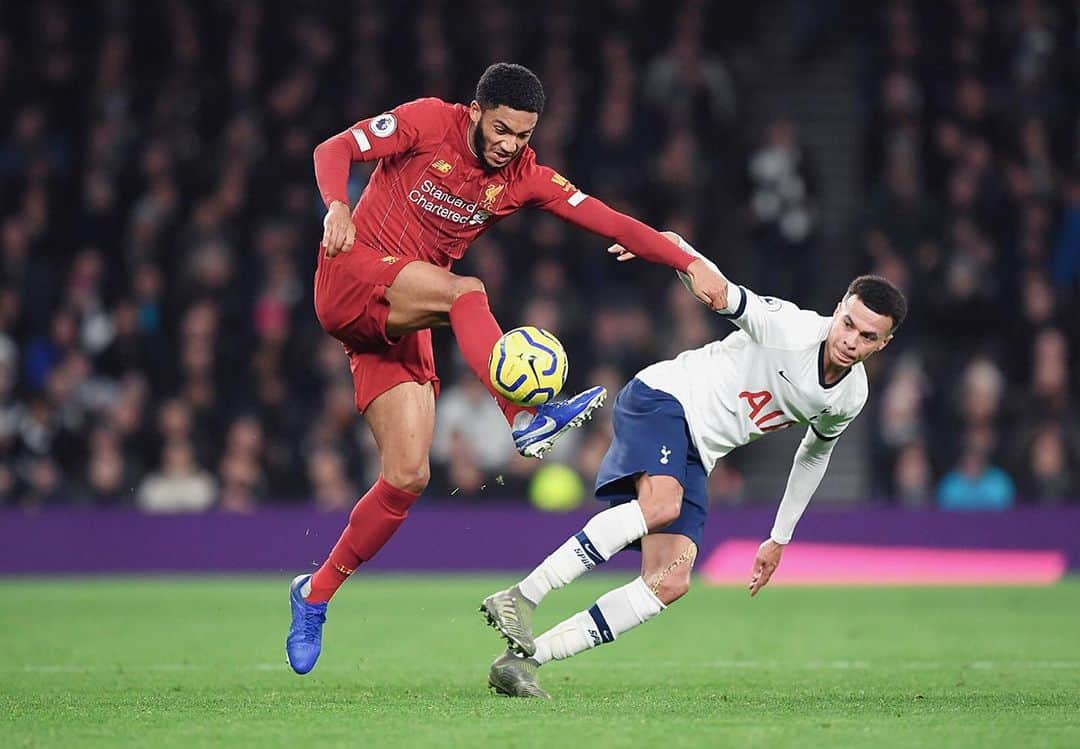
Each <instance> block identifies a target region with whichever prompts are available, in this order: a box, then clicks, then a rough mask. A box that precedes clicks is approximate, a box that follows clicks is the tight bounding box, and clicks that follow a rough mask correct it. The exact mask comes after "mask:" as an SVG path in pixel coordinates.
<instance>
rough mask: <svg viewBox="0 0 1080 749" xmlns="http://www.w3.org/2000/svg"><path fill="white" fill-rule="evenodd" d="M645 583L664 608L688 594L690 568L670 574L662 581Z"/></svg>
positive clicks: (647, 581)
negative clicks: (662, 603)
mask: <svg viewBox="0 0 1080 749" xmlns="http://www.w3.org/2000/svg"><path fill="white" fill-rule="evenodd" d="M645 582H646V583H648V585H649V587H650V588H651V589H652V592H653V593H655V594H656V597H657V598H659V599H660V600H661V601H663V602H664V605H665V606H670V605H671V604H673V603H675V601H677V600H679V599H680V598H682V597H683V596H685V595H686V594H687V593H688V592H690V568H689V567H688V568H686V570H685V571H680V572H677V573H673V574H670V575H668V576H667V577H665V578H664V579H662V580H655V581H653V582H650V581H649V580H648V579H646V580H645Z"/></svg>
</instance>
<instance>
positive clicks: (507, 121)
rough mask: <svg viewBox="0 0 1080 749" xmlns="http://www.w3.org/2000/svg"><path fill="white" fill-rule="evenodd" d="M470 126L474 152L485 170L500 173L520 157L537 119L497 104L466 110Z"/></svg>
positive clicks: (533, 113)
mask: <svg viewBox="0 0 1080 749" xmlns="http://www.w3.org/2000/svg"><path fill="white" fill-rule="evenodd" d="M469 117H470V118H471V119H472V122H473V127H474V129H473V138H472V145H473V150H475V151H476V155H477V156H478V157H480V161H481V162H482V163H483V165H484V166H485V167H486V168H487V169H502V168H503V167H505V166H506V165H507V164H509V163H510V162H511V161H513V160H514V159H516V158H518V157H519V156H520V155H521V152H522V151H523V150H524V148H525V145H526V144H527V143H528V142H529V138H531V137H532V134H533V130H535V129H536V122H537V120H539V119H540V117H539V115H537V114H536V113H535V112H522V111H521V110H518V109H511V108H510V107H508V106H506V105H504V104H500V105H499V106H497V107H492V108H491V109H481V108H480V104H479V103H477V102H475V101H474V102H473V103H472V104H471V105H470V106H469Z"/></svg>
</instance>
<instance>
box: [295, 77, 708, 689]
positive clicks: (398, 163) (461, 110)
mask: <svg viewBox="0 0 1080 749" xmlns="http://www.w3.org/2000/svg"><path fill="white" fill-rule="evenodd" d="M543 108H544V91H543V87H542V86H541V84H540V81H539V79H537V77H536V76H535V75H533V73H532V72H531V71H530V70H528V69H527V68H525V67H522V66H520V65H512V64H507V63H498V64H495V65H492V66H491V67H489V68H488V69H487V70H486V71H485V72H484V74H483V76H482V77H481V78H480V81H479V83H478V84H477V88H476V98H475V100H474V101H473V102H472V103H471V104H470V105H469V106H464V105H461V104H450V103H447V102H444V101H441V100H439V99H434V98H428V99H418V100H416V101H412V102H408V103H406V104H402V105H401V106H398V107H395V108H394V109H392V110H390V111H389V112H385V113H383V114H380V115H378V116H376V117H372V118H370V119H366V120H361V121H360V122H357V123H356V124H355V125H353V126H352V127H350V128H349V129H348V130H345V131H344V132H341V133H339V134H337V135H335V136H333V137H332V138H330V139H328V140H326V141H324V142H323V143H321V144H319V146H318V147H317V148H316V149H315V177H316V181H317V182H318V186H319V191H320V192H321V194H322V198H323V201H324V202H325V203H326V206H327V212H326V218H325V219H324V221H323V226H324V233H323V239H322V244H321V246H320V251H319V261H318V269H317V270H316V272H315V312H316V315H317V316H318V318H319V323H320V324H321V325H322V327H323V329H324V330H326V332H327V333H329V334H330V335H332V336H334V337H335V338H337V339H338V340H340V341H341V342H342V343H343V344H344V345H345V351H346V353H347V354H348V357H349V366H350V369H351V370H352V375H353V383H354V386H355V389H356V407H357V409H359V410H360V412H361V413H362V414H363V415H364V418H365V419H366V420H367V422H368V425H369V427H370V428H371V431H372V434H373V435H374V437H375V442H376V444H377V445H378V449H379V457H380V459H381V461H382V466H381V467H382V474H381V475H380V476H379V479H378V481H376V482H375V485H374V486H372V487H371V489H370V490H368V492H367V493H366V494H365V495H364V496H363V497H361V498H360V500H359V501H358V502H357V503H356V506H355V507H354V508H353V510H352V513H351V514H350V515H349V522H348V525H347V527H346V528H345V530H344V532H343V533H342V535H341V538H340V539H339V540H338V542H337V544H336V545H335V546H334V548H333V550H332V551H331V552H330V556H329V557H328V558H327V560H326V562H325V563H324V564H323V565H322V566H321V567H320V568H319V569H318V570H316V572H315V573H314V574H312V575H308V574H304V575H300V576H298V577H297V578H295V579H294V580H293V582H292V584H291V586H290V603H291V606H292V626H291V628H290V631H289V635H288V638H287V640H286V652H287V654H288V659H289V664H290V665H291V666H292V668H293V670H294V671H296V672H297V673H301V674H303V673H307V672H308V671H310V670H311V669H312V668H313V667H314V666H315V661H316V660H317V659H318V657H319V653H320V651H321V648H322V626H323V623H324V621H325V619H326V606H327V602H328V601H329V600H330V598H331V596H333V594H334V593H335V591H337V589H338V588H339V587H340V586H341V584H342V583H343V582H345V580H346V579H347V578H348V577H349V575H351V574H352V573H353V572H354V571H355V570H356V568H357V567H358V566H359V565H360V564H361V563H362V562H364V561H367V560H369V559H371V558H372V557H373V556H374V555H375V553H376V552H377V551H378V550H379V549H380V548H382V546H383V545H384V544H385V543H386V542H387V541H388V540H389V539H390V537H391V536H392V535H393V534H394V532H395V531H396V530H397V528H398V527H399V526H400V525H401V523H402V522H403V521H404V520H405V517H406V515H407V514H408V511H409V508H410V507H411V506H412V504H413V503H414V502H415V501H416V499H417V498H418V497H419V495H420V493H421V492H422V491H423V490H424V488H425V487H426V486H427V482H428V476H429V468H428V453H429V451H430V449H431V441H432V435H433V432H434V428H435V397H436V395H437V393H438V386H439V379H438V377H437V375H436V374H435V361H434V356H433V354H432V347H431V328H433V327H440V326H446V325H449V326H450V328H451V329H452V331H453V333H454V336H455V337H456V339H457V342H458V346H459V347H460V349H461V353H462V355H463V356H464V358H465V361H466V363H467V364H468V365H469V368H470V369H472V370H473V372H474V373H475V374H476V376H477V377H479V378H480V380H481V381H482V382H483V383H484V384H485V385H486V386H487V388H488V390H489V391H490V392H491V393H492V395H493V396H495V398H496V400H497V401H498V403H499V406H500V408H501V409H502V411H503V413H504V414H505V415H506V420H507V422H508V423H509V425H510V427H511V429H513V437H514V441H515V443H516V445H517V448H518V450H519V452H521V453H522V454H523V455H527V456H531V457H542V455H543V453H544V451H545V450H547V449H548V448H549V447H551V445H552V444H553V442H554V441H555V440H556V439H557V438H558V437H559V436H560V435H561V434H563V433H565V432H566V431H567V430H569V429H571V428H573V427H574V426H577V425H578V424H580V423H581V422H583V421H584V420H585V419H586V418H587V417H588V416H589V414H590V413H591V412H592V410H593V409H595V408H596V407H598V406H599V405H601V404H602V402H603V398H604V395H605V392H604V389H603V388H599V387H597V388H592V389H590V390H587V391H585V392H584V393H581V394H579V395H577V396H575V397H574V398H571V399H570V400H568V401H563V402H560V403H552V404H547V405H544V406H540V407H538V408H536V409H527V408H524V407H521V406H516V405H514V404H511V403H509V402H507V401H506V400H505V399H503V398H501V397H500V396H498V395H497V394H496V392H495V391H494V389H493V388H492V386H491V382H490V380H489V376H488V366H487V365H488V357H489V355H490V354H491V350H492V348H493V347H494V345H495V343H496V341H497V340H498V339H499V337H500V336H501V335H502V330H501V329H500V327H499V324H498V323H497V322H496V321H495V318H494V317H493V316H492V314H491V309H490V307H489V305H488V298H487V295H486V294H485V292H484V286H483V284H482V283H481V282H480V280H479V279H476V278H469V277H463V276H458V275H455V274H453V273H451V272H450V268H451V266H452V265H453V263H454V261H455V260H457V259H459V258H460V257H462V255H464V254H465V250H466V249H467V248H468V246H469V243H470V242H472V240H474V239H475V238H476V237H477V236H479V235H480V234H481V233H483V232H484V231H486V230H487V229H488V227H490V226H492V225H493V224H495V223H496V222H497V221H499V220H501V219H502V218H504V217H506V216H508V215H510V214H511V213H513V212H514V211H516V210H518V209H519V208H522V207H524V206H535V207H537V208H540V209H542V210H545V211H548V212H549V213H553V214H555V215H556V216H558V217H559V218H561V219H563V220H565V221H568V222H570V223H573V224H576V225H578V226H580V227H582V228H584V229H588V230H589V231H592V232H594V233H596V234H599V235H601V236H604V237H606V238H608V239H609V240H611V241H613V242H617V243H618V244H620V245H622V246H623V247H626V248H628V249H629V250H630V251H632V252H633V253H634V254H635V255H637V256H638V257H640V258H643V259H645V260H650V261H652V262H655V263H660V264H663V265H668V266H671V267H673V268H676V269H678V270H681V271H684V272H686V273H687V274H688V275H689V276H690V278H691V279H692V285H693V290H694V293H695V294H696V295H697V296H698V297H699V298H700V299H701V300H702V301H703V302H705V303H706V304H709V305H710V306H711V305H712V304H713V300H722V299H723V298H724V297H723V295H722V292H723V291H724V290H725V288H726V287H725V283H726V282H725V281H724V279H723V277H722V276H720V275H719V274H718V273H715V272H714V271H713V270H711V269H710V268H708V267H706V266H705V264H704V263H702V262H701V261H700V260H697V259H695V258H694V257H692V256H690V255H687V254H686V253H684V252H682V251H680V250H679V249H678V248H677V247H675V246H674V245H673V244H672V243H671V242H669V241H668V240H667V239H665V238H664V237H663V236H661V235H660V234H659V233H658V232H656V231H654V230H653V229H651V228H649V227H647V226H645V225H644V224H642V223H641V222H639V221H637V220H635V219H633V218H631V217H629V216H626V215H623V214H621V213H618V212H617V211H614V210H612V209H611V208H609V207H608V206H606V205H605V204H604V203H602V202H601V201H600V200H598V199H596V198H595V197H590V196H588V195H586V194H585V193H584V192H582V191H581V190H579V189H577V188H576V187H574V185H573V184H571V183H570V182H569V181H568V180H567V179H566V178H565V177H563V176H561V175H560V174H558V173H556V172H555V171H554V170H552V169H550V168H548V167H545V166H540V165H539V164H537V163H536V154H535V153H534V152H533V150H532V148H531V147H529V138H530V137H531V136H532V133H533V130H534V129H535V127H536V124H537V121H538V119H539V117H540V114H541V113H542V111H543ZM353 161H378V162H379V163H378V165H377V166H376V167H375V171H374V172H373V173H372V175H371V179H370V181H369V182H368V185H367V187H366V188H365V189H364V192H363V194H362V195H361V196H360V200H359V202H357V204H356V207H355V208H354V209H353V210H352V212H351V215H350V211H349V204H348V195H347V193H346V183H347V181H348V177H349V168H350V164H351V163H352V162H353ZM691 261H692V262H691ZM515 427H516V428H515Z"/></svg>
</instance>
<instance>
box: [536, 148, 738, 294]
mask: <svg viewBox="0 0 1080 749" xmlns="http://www.w3.org/2000/svg"><path fill="white" fill-rule="evenodd" d="M533 191H534V195H535V199H534V200H535V205H536V206H537V207H539V208H541V209H542V210H545V211H547V212H549V213H552V214H554V215H556V216H558V217H559V218H561V219H562V220H564V221H567V222H569V223H571V224H574V225H575V226H580V227H581V228H582V229H587V230H588V231H591V232H593V233H594V234H599V235H600V236H602V237H606V238H607V239H609V240H611V241H612V242H615V243H616V244H617V245H619V246H622V247H625V248H627V250H628V251H629V252H632V253H633V254H634V255H636V256H638V257H640V258H642V259H643V260H648V261H650V262H653V263H657V264H659V265H667V266H670V267H672V268H675V269H676V270H677V271H679V272H681V273H685V274H686V275H687V276H689V277H690V278H692V279H693V283H694V289H693V291H694V294H695V295H696V296H697V297H698V298H699V299H700V300H701V301H702V302H704V303H705V304H707V305H708V306H709V307H710V308H712V309H714V310H715V309H722V308H723V307H724V306H726V305H727V298H726V296H725V295H726V293H727V282H726V281H725V280H724V279H723V276H721V275H720V274H719V273H716V272H715V271H714V270H713V269H712V268H709V267H707V266H706V265H705V264H704V263H702V262H701V261H700V260H698V259H696V258H694V257H693V256H691V255H688V254H687V253H685V252H683V251H682V250H680V249H679V247H678V244H677V240H671V239H667V238H665V237H664V236H663V235H661V234H660V232H658V231H656V230H655V229H653V228H652V227H649V226H647V225H645V224H643V223H642V222H640V221H638V220H637V219H636V218H633V217H632V216H627V215H626V214H625V213H619V212H618V211H616V210H615V209H613V208H611V207H610V206H608V205H607V204H606V203H604V201H602V200H600V199H598V198H594V197H592V196H589V195H586V194H585V193H583V192H582V191H581V190H578V189H577V188H576V187H574V185H572V184H571V183H570V182H569V181H568V180H567V179H566V178H565V177H563V176H562V175H560V174H558V173H556V172H554V171H552V170H551V169H549V168H548V167H537V169H536V172H535V175H534V176H533Z"/></svg>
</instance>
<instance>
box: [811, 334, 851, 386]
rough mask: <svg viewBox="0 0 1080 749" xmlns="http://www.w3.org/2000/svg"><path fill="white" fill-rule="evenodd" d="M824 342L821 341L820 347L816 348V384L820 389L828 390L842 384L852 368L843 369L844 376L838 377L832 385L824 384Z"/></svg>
mask: <svg viewBox="0 0 1080 749" xmlns="http://www.w3.org/2000/svg"><path fill="white" fill-rule="evenodd" d="M827 340H828V339H827V338H826V339H825V341H827ZM825 341H822V342H821V345H820V346H819V347H818V354H817V379H818V384H819V385H821V387H823V388H824V389H825V390H830V389H832V388H834V387H836V386H837V385H839V384H840V383H841V382H843V381H844V378H845V377H847V376H848V375H849V374H851V370H852V367H848V368H847V369H845V370H844V374H842V375H840V379H838V380H837V381H836V382H834V383H833V384H832V385H826V384H825ZM853 366H854V365H853Z"/></svg>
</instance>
